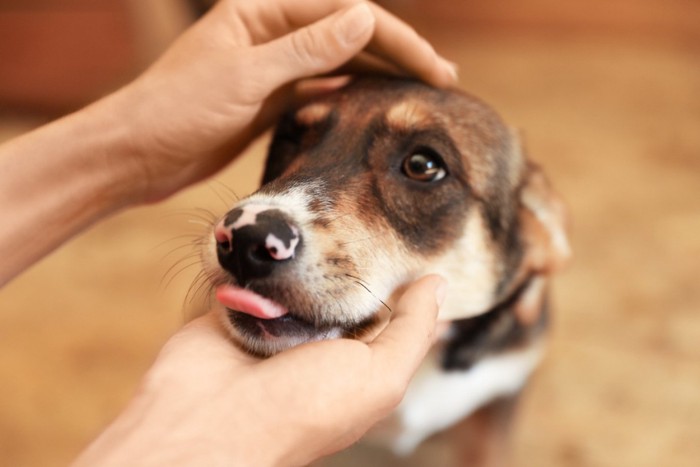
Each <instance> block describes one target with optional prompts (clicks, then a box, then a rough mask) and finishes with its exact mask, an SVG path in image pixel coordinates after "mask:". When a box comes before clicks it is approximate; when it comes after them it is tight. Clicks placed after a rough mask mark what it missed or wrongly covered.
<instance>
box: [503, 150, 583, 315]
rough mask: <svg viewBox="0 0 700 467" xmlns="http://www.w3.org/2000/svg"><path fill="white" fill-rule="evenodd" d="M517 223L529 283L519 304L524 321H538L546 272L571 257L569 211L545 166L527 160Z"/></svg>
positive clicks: (522, 272)
mask: <svg viewBox="0 0 700 467" xmlns="http://www.w3.org/2000/svg"><path fill="white" fill-rule="evenodd" d="M518 203H519V208H518V223H519V227H520V234H521V245H522V246H523V248H524V253H523V258H522V262H521V265H520V271H519V274H518V275H519V276H520V277H522V278H525V277H529V278H530V280H529V283H528V285H527V286H526V289H525V290H524V292H523V293H522V294H521V297H520V299H519V301H518V303H517V304H516V309H515V310H516V315H517V317H518V319H519V320H520V321H521V322H523V323H524V324H528V323H533V322H535V321H536V320H537V319H538V318H539V315H540V312H541V310H542V307H543V302H544V295H545V292H546V282H547V281H546V276H548V275H550V274H552V273H553V272H555V271H558V270H560V269H561V268H562V267H563V266H564V265H565V264H566V263H567V262H568V260H569V258H570V257H571V249H570V247H569V240H568V235H567V231H568V215H567V210H566V207H565V206H564V203H563V202H562V200H561V199H560V198H559V196H558V195H557V194H556V193H555V192H554V191H553V190H552V188H551V187H550V185H549V182H548V180H547V178H546V177H545V175H544V173H543V172H542V170H541V169H540V168H539V167H538V166H537V165H535V164H533V163H531V162H528V163H527V165H526V166H525V167H524V171H523V178H522V183H521V186H520V192H519V199H518Z"/></svg>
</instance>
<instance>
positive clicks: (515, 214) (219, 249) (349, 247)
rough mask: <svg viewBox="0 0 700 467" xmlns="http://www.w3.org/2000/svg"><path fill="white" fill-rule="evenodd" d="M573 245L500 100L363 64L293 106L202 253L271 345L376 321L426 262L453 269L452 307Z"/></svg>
mask: <svg viewBox="0 0 700 467" xmlns="http://www.w3.org/2000/svg"><path fill="white" fill-rule="evenodd" d="M567 248H568V247H567V244H566V237H565V236H564V234H563V228H562V214H561V208H560V204H559V203H558V201H556V199H555V198H554V197H553V195H552V194H551V192H550V190H549V188H548V186H547V184H546V181H545V180H544V178H543V177H542V175H541V173H540V172H539V171H538V170H537V169H536V168H535V167H534V166H533V165H532V164H530V163H528V162H527V161H526V160H525V158H524V156H523V153H522V151H521V148H520V144H519V142H518V139H517V137H516V136H515V135H514V133H513V132H512V131H510V130H509V129H508V128H507V127H506V126H505V125H504V124H503V123H502V121H501V119H500V118H499V117H498V116H497V115H496V114H495V113H494V112H493V111H492V110H491V109H490V108H489V107H487V106H486V105H485V104H483V103H482V102H480V101H479V100H477V99H475V98H473V97H470V96H467V95H464V94H461V93H457V92H452V91H444V90H437V89H433V88H430V87H427V86H425V85H423V84H420V83H417V82H413V81H405V80H394V79H362V80H357V81H355V82H354V83H353V84H351V85H349V86H348V87H346V88H344V89H342V90H340V91H338V92H336V93H334V94H331V95H329V96H325V97H323V98H322V99H319V100H316V101H314V102H312V103H309V104H308V105H305V106H303V107H301V108H299V109H297V110H295V111H293V112H291V113H289V114H288V115H286V116H284V117H283V118H282V120H281V121H280V122H279V124H278V127H277V130H276V132H275V135H274V138H273V140H272V143H271V145H270V151H269V155H268V160H267V165H266V167H265V173H264V177H263V186H262V187H261V188H260V190H259V191H257V192H256V193H254V194H253V195H251V196H250V197H248V198H246V199H243V200H241V201H240V202H239V203H238V204H237V205H236V206H234V207H233V209H232V210H231V211H229V212H228V213H227V214H226V215H225V216H224V217H223V218H222V219H221V220H220V221H219V222H218V223H217V224H216V226H215V228H214V232H213V234H212V235H211V240H210V242H209V247H208V250H207V251H206V252H205V256H206V258H207V259H206V264H208V266H207V267H208V269H209V272H210V273H212V274H211V275H212V276H213V277H214V278H215V279H214V281H215V283H216V285H218V289H217V297H218V299H219V302H221V303H222V304H224V305H225V307H226V309H227V320H226V321H227V323H228V324H229V325H230V329H231V331H232V333H233V336H234V337H235V339H236V340H237V341H238V342H239V343H240V344H241V345H242V346H243V347H245V348H246V349H248V350H249V351H251V352H253V353H255V354H258V355H262V356H266V355H271V354H274V353H276V352H278V351H281V350H284V349H286V348H289V347H291V346H294V345H297V344H300V343H303V342H307V341H312V340H318V339H324V338H331V337H340V336H346V337H348V336H349V337H361V336H363V335H367V334H369V333H371V332H370V331H371V330H372V329H376V328H377V327H378V326H379V324H380V322H382V321H383V318H385V317H386V316H387V315H388V313H389V308H390V307H391V303H392V295H393V294H394V293H395V292H396V291H397V290H399V289H400V287H401V286H402V285H404V284H406V283H407V282H408V281H410V280H412V279H414V278H416V277H418V276H419V275H423V274H426V273H430V272H435V273H439V274H441V275H443V276H444V277H446V278H447V279H448V281H449V283H450V294H449V297H448V300H447V302H446V303H445V304H444V306H443V310H442V312H441V313H442V315H441V317H442V318H444V319H455V318H464V317H469V316H474V315H476V314H480V313H482V312H484V311H486V310H488V309H489V308H491V307H492V306H493V305H494V304H495V303H497V302H499V301H500V300H503V299H504V297H506V296H508V295H509V294H510V293H511V292H512V291H513V290H514V289H515V288H517V287H519V286H520V285H521V284H522V283H523V282H524V281H525V280H526V279H527V278H530V277H532V276H536V275H543V274H547V273H548V272H549V270H551V269H552V268H553V267H555V266H556V265H557V264H558V262H559V260H560V258H562V257H563V256H565V255H566V253H567ZM525 314H526V313H524V315H525Z"/></svg>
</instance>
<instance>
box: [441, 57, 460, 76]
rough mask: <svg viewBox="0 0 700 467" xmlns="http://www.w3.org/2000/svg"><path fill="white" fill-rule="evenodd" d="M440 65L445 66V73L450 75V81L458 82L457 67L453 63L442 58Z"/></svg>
mask: <svg viewBox="0 0 700 467" xmlns="http://www.w3.org/2000/svg"><path fill="white" fill-rule="evenodd" d="M442 63H443V64H444V65H445V68H446V69H447V72H448V73H449V74H450V76H451V77H452V79H453V80H454V81H458V80H459V65H457V64H456V63H455V62H451V61H449V60H445V59H444V58H442Z"/></svg>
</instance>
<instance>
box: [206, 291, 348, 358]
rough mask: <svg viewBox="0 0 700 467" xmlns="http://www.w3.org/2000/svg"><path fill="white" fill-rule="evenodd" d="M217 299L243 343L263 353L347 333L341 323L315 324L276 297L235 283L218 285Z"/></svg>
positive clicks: (248, 348) (256, 352) (262, 354)
mask: <svg viewBox="0 0 700 467" xmlns="http://www.w3.org/2000/svg"><path fill="white" fill-rule="evenodd" d="M216 298H217V300H218V301H219V302H220V303H221V304H222V305H224V307H226V314H227V319H228V322H229V323H230V325H231V326H232V328H233V330H234V332H235V334H236V335H237V336H238V337H239V338H240V340H241V342H240V343H241V344H242V345H244V346H245V347H246V348H247V350H249V351H251V352H253V353H255V354H260V355H261V356H267V355H270V354H272V353H275V352H277V351H281V350H284V349H287V348H290V347H293V346H296V345H300V344H303V343H305V342H312V341H317V340H323V339H333V338H338V337H342V336H343V335H344V334H346V332H347V329H345V328H344V327H343V326H340V325H332V324H317V323H314V322H312V321H310V320H308V319H306V318H303V317H301V316H300V315H299V314H297V313H295V312H294V311H293V310H289V309H288V308H287V307H285V306H284V305H282V304H280V303H277V302H275V301H274V300H271V299H269V298H266V297H263V296H262V295H260V294H258V293H256V292H254V291H252V290H248V289H243V288H240V287H237V286H234V285H228V284H227V285H222V286H219V287H218V288H217V290H216ZM263 343H264V344H263Z"/></svg>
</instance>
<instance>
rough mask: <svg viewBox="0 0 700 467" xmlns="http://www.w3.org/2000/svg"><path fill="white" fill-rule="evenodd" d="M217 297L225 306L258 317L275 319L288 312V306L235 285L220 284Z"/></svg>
mask: <svg viewBox="0 0 700 467" xmlns="http://www.w3.org/2000/svg"><path fill="white" fill-rule="evenodd" d="M216 299H217V300H218V301H219V302H220V303H221V304H222V305H224V306H225V307H227V308H231V309H232V310H236V311H240V312H242V313H246V314H248V315H251V316H255V317H256V318H262V319H274V318H279V317H280V316H284V315H286V314H287V313H288V310H287V308H285V307H284V306H282V305H280V304H279V303H275V302H273V301H272V300H268V299H267V298H265V297H261V296H260V295H258V294H256V293H255V292H251V291H250V290H246V289H241V288H240V287H236V286H233V285H220V286H219V287H217V289H216Z"/></svg>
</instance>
